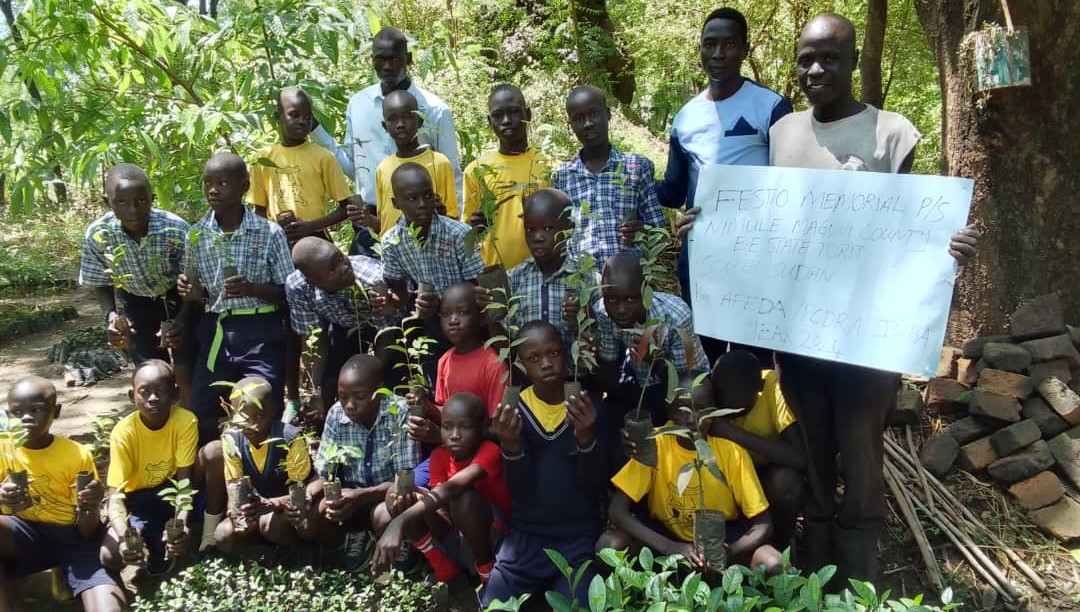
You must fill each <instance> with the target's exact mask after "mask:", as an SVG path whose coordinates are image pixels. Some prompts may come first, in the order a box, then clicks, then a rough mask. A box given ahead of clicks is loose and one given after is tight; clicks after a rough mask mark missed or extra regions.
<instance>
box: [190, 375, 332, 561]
mask: <svg viewBox="0 0 1080 612" xmlns="http://www.w3.org/2000/svg"><path fill="white" fill-rule="evenodd" d="M229 400H230V403H231V405H232V410H233V418H232V427H230V428H229V429H226V430H225V432H224V433H222V435H221V439H220V440H215V441H213V442H211V443H209V444H207V445H206V446H204V447H203V448H202V450H201V451H200V456H206V457H209V458H210V460H208V461H207V462H206V468H205V472H206V495H207V506H210V505H211V502H210V498H211V497H212V496H213V497H214V498H215V502H214V503H213V505H214V507H222V506H223V505H224V502H225V498H226V489H225V487H226V483H228V482H231V481H233V480H236V479H239V478H241V477H243V476H247V477H248V478H249V479H250V480H251V488H252V495H251V498H250V499H249V500H247V501H245V502H243V503H242V505H241V506H240V508H239V510H240V515H239V516H226V517H224V518H223V519H222V518H220V515H218V518H219V520H220V523H218V524H217V526H216V527H215V528H210V527H208V526H206V525H205V524H204V527H203V542H202V546H203V547H205V546H207V545H211V544H212V545H214V546H216V547H217V548H218V550H220V551H221V552H223V553H230V552H233V551H235V550H237V549H238V548H239V547H240V546H241V545H243V543H244V542H245V541H250V540H251V538H252V536H255V535H259V536H261V537H262V539H263V540H265V541H267V542H270V543H271V544H276V545H279V546H296V545H297V544H299V543H300V541H301V540H310V539H311V538H312V537H313V535H314V528H315V526H316V524H317V523H316V519H317V518H318V517H317V515H314V514H313V515H311V516H310V517H308V510H309V508H308V505H307V504H305V505H304V507H301V508H293V507H292V505H291V503H290V501H289V483H290V482H295V483H299V484H301V485H304V486H305V487H306V485H307V484H308V481H309V480H310V479H311V475H312V470H311V458H310V457H309V456H308V451H307V444H306V443H305V441H304V438H303V437H302V436H300V435H298V431H297V429H296V427H294V426H292V425H285V424H283V423H282V422H281V420H280V419H276V418H274V416H275V415H276V414H277V413H278V411H277V409H276V405H277V402H278V401H280V399H279V398H275V397H273V395H271V388H270V383H268V382H266V381H265V380H263V379H261V378H257V377H249V378H245V379H243V380H241V381H239V382H238V383H236V386H235V387H234V388H233V390H232V392H231V393H230V395H229ZM294 510H296V511H294Z"/></svg>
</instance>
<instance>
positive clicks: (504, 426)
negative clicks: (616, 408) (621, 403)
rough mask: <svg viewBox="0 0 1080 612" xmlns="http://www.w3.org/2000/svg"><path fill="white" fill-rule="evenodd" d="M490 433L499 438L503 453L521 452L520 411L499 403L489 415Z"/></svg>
mask: <svg viewBox="0 0 1080 612" xmlns="http://www.w3.org/2000/svg"><path fill="white" fill-rule="evenodd" d="M594 417H595V415H594ZM491 433H493V434H495V436H496V437H498V438H499V446H501V447H502V450H503V453H505V454H507V455H516V454H518V453H520V452H521V413H520V412H518V409H517V406H511V405H510V404H499V407H498V408H496V409H495V414H494V415H493V416H492V417H491Z"/></svg>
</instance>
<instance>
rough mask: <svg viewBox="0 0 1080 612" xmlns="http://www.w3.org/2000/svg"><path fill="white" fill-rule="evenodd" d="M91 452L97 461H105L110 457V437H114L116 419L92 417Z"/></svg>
mask: <svg viewBox="0 0 1080 612" xmlns="http://www.w3.org/2000/svg"><path fill="white" fill-rule="evenodd" d="M90 422H91V430H90V452H91V453H92V454H93V455H94V459H95V460H104V459H105V458H106V457H108V456H109V436H110V435H112V430H113V426H114V425H115V424H116V419H114V418H112V417H102V416H96V415H94V416H91V417H90Z"/></svg>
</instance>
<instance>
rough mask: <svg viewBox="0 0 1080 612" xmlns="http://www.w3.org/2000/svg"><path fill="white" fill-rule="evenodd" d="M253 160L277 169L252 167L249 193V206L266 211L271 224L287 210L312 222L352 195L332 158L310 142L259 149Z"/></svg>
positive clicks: (328, 152)
mask: <svg viewBox="0 0 1080 612" xmlns="http://www.w3.org/2000/svg"><path fill="white" fill-rule="evenodd" d="M255 158H256V160H258V159H259V158H266V159H268V160H270V161H271V162H273V163H274V165H276V166H277V167H276V168H273V167H270V166H265V165H262V164H260V163H258V161H256V163H254V164H252V165H251V188H250V191H249V192H248V197H249V198H250V199H251V203H252V204H254V205H255V206H258V207H260V208H266V209H267V215H266V216H267V218H269V219H270V220H271V221H274V220H276V219H277V215H278V213H279V212H282V211H286V210H291V211H293V212H294V213H296V218H297V219H299V220H301V221H315V220H317V219H321V218H323V217H325V216H326V213H327V212H328V210H332V209H335V208H337V206H338V202H340V201H341V200H344V199H345V198H347V197H349V196H350V195H352V190H351V189H349V185H348V183H346V182H345V173H344V172H342V171H341V166H339V165H338V162H337V159H335V158H334V154H333V153H331V152H330V151H327V150H326V149H324V148H322V147H321V146H319V145H317V144H315V143H313V142H305V143H304V144H301V145H297V146H295V147H286V146H284V145H281V144H275V145H271V146H269V147H266V148H264V149H260V150H259V152H258V153H256V154H255Z"/></svg>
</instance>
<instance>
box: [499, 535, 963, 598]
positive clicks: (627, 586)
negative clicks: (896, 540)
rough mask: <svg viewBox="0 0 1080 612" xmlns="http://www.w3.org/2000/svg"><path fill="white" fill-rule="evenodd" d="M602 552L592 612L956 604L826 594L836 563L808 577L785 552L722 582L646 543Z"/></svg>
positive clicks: (866, 589) (854, 586) (734, 571)
mask: <svg viewBox="0 0 1080 612" xmlns="http://www.w3.org/2000/svg"><path fill="white" fill-rule="evenodd" d="M598 556H599V558H600V560H601V561H602V562H603V563H604V564H606V565H608V566H609V567H610V568H611V571H610V572H609V573H608V574H607V576H606V577H601V576H595V577H593V579H592V581H591V582H590V584H589V606H588V609H589V610H591V611H594V612H598V611H601V610H650V611H651V610H669V611H675V610H680V611H682V610H685V611H691V610H693V611H695V612H697V611H699V610H700V611H709V612H712V611H723V612H729V611H730V612H736V611H738V612H753V611H769V612H785V611H790V612H797V611H807V612H810V611H818V612H824V611H829V612H864V611H866V612H869V611H871V610H890V611H894V612H902V611H903V612H935V611H947V610H952V609H955V608H956V607H957V605H956V604H954V603H952V592H951V591H950V590H948V589H946V590H945V592H944V593H942V594H941V601H942V606H941V607H937V606H932V605H928V604H924V603H923V596H922V595H917V596H915V597H913V598H901V599H899V600H896V599H890V598H889V592H888V591H886V592H885V593H882V594H880V595H879V594H878V593H877V591H876V589H875V588H874V586H873V585H872V584H870V583H867V582H860V581H857V580H852V581H851V585H850V586H851V588H850V589H848V590H845V591H844V592H843V593H840V594H826V593H825V588H824V586H825V584H826V583H827V582H828V581H829V579H830V578H832V576H833V575H834V574H835V572H836V568H835V567H834V566H831V565H830V566H828V567H825V568H822V569H820V570H818V571H817V572H815V573H812V574H810V575H809V576H805V577H804V576H801V575H799V572H798V570H796V569H794V568H792V567H791V566H790V565H789V564H788V561H787V559H788V554H787V553H786V552H785V554H784V570H783V571H782V572H781V573H780V574H779V575H776V576H772V577H766V576H765V572H764V568H763V567H759V568H758V569H757V570H750V569H749V568H746V567H743V566H738V565H733V566H730V567H728V568H727V570H725V571H724V573H723V575H722V576H720V577H719V578H720V579H719V584H715V583H713V584H710V583H709V582H706V581H705V580H704V578H703V576H702V575H701V574H699V573H698V572H694V571H687V567H686V563H685V561H684V560H683V559H682V557H680V556H678V555H673V556H669V557H655V558H654V557H653V555H652V552H651V551H649V549H647V548H645V549H642V551H641V553H640V554H639V555H638V556H636V557H635V556H633V555H630V554H628V553H627V552H626V551H615V550H612V549H610V548H609V549H605V550H602V551H600V553H599V554H598ZM489 609H511V608H495V607H492V608H489ZM567 609H571V608H567Z"/></svg>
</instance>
